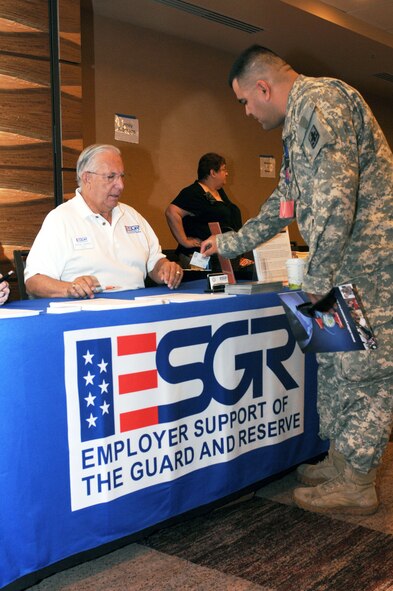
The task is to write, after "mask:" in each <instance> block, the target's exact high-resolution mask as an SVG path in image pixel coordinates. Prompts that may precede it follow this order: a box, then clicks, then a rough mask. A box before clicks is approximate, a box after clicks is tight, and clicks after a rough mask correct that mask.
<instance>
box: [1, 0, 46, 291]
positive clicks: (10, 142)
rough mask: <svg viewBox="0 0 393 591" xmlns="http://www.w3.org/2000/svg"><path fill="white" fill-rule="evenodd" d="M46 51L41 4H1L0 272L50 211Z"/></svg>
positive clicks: (38, 1)
mask: <svg viewBox="0 0 393 591" xmlns="http://www.w3.org/2000/svg"><path fill="white" fill-rule="evenodd" d="M49 47H50V41H49V17H48V2H47V0H33V1H27V0H26V1H25V0H22V1H20V0H13V1H12V2H11V1H9V0H1V19H0V105H1V108H0V245H1V246H0V262H1V263H2V264H1V266H0V270H1V269H4V268H6V269H8V268H10V267H11V266H13V250H14V249H18V248H28V247H29V246H30V245H31V243H32V241H33V240H34V237H35V235H36V233H37V231H38V229H39V227H40V226H41V223H42V220H43V218H44V216H45V215H46V213H47V212H48V211H50V209H51V208H52V207H53V148H52V98H51V74H50V59H49V57H50V56H49ZM12 293H13V295H16V296H17V294H14V289H13V290H12Z"/></svg>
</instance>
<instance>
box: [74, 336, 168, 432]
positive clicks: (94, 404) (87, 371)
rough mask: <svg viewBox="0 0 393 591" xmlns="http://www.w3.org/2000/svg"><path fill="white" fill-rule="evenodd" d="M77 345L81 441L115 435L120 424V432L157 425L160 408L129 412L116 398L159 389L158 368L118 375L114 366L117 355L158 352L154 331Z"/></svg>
mask: <svg viewBox="0 0 393 591" xmlns="http://www.w3.org/2000/svg"><path fill="white" fill-rule="evenodd" d="M76 345H77V347H76V350H77V373H78V375H77V387H78V398H79V412H80V432H81V441H92V440H94V439H101V438H104V437H109V436H110V435H114V434H115V432H116V429H117V425H118V431H119V432H120V433H124V432H126V431H131V430H133V429H139V428H141V427H146V426H149V425H155V424H157V423H158V407H157V405H153V406H150V407H149V406H147V405H146V406H147V407H146V408H142V409H138V410H128V411H127V410H124V405H122V404H118V403H117V399H116V397H122V396H130V395H132V394H133V393H136V392H141V391H143V390H152V389H156V388H157V386H158V374H157V369H156V368H155V367H153V368H151V369H144V370H143V371H131V372H130V373H118V372H117V371H116V369H115V368H116V364H115V363H114V356H117V357H118V358H121V357H124V356H132V355H137V354H140V353H152V352H155V351H156V348H157V337H156V333H155V332H151V333H146V334H137V335H124V336H117V337H116V338H115V339H113V340H112V339H111V338H109V337H108V338H98V339H91V340H80V341H78V342H77V343H76ZM116 409H119V410H118V411H117V410H116ZM121 409H123V410H121Z"/></svg>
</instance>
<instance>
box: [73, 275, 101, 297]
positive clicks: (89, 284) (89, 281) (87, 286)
mask: <svg viewBox="0 0 393 591" xmlns="http://www.w3.org/2000/svg"><path fill="white" fill-rule="evenodd" d="M97 287H100V282H99V281H98V279H97V277H94V275H82V276H81V277H76V278H75V279H74V281H72V282H71V283H69V284H68V286H67V296H66V297H68V298H78V299H79V298H94V294H95V290H96V289H97Z"/></svg>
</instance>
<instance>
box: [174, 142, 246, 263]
mask: <svg viewBox="0 0 393 591" xmlns="http://www.w3.org/2000/svg"><path fill="white" fill-rule="evenodd" d="M227 176H228V171H227V168H226V163H225V159H224V158H223V157H222V156H219V155H218V154H215V153H212V152H209V153H208V154H204V155H203V156H202V157H201V159H200V160H199V164H198V180H196V181H195V182H194V183H193V184H192V185H189V186H188V187H185V188H184V189H182V190H181V191H180V193H179V194H178V196H177V197H176V198H175V199H174V200H173V201H172V203H171V204H170V205H168V207H167V209H166V211H165V215H166V219H167V222H168V225H169V228H170V230H171V232H172V234H173V236H174V238H175V239H176V241H177V243H178V246H177V249H176V253H177V254H178V256H179V260H180V263H181V264H182V267H185V268H186V267H188V266H189V262H190V259H191V257H192V254H193V252H194V251H196V250H197V251H199V246H200V244H201V242H202V241H203V240H206V238H208V237H209V236H210V235H211V231H210V230H209V222H219V224H220V227H221V231H222V232H227V231H229V230H239V229H240V228H241V226H242V219H241V214H240V209H239V208H238V207H237V206H236V205H235V204H234V203H232V202H231V201H230V200H229V198H228V196H227V195H226V193H225V191H224V189H223V186H224V185H225V183H226V180H227Z"/></svg>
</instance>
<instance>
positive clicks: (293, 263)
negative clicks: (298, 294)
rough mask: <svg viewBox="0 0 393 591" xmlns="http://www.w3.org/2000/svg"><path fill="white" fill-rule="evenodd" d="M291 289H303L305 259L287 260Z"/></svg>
mask: <svg viewBox="0 0 393 591" xmlns="http://www.w3.org/2000/svg"><path fill="white" fill-rule="evenodd" d="M285 264H286V267H287V275H288V287H289V289H301V288H302V284H303V277H304V259H288V260H287V261H286V263H285Z"/></svg>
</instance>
